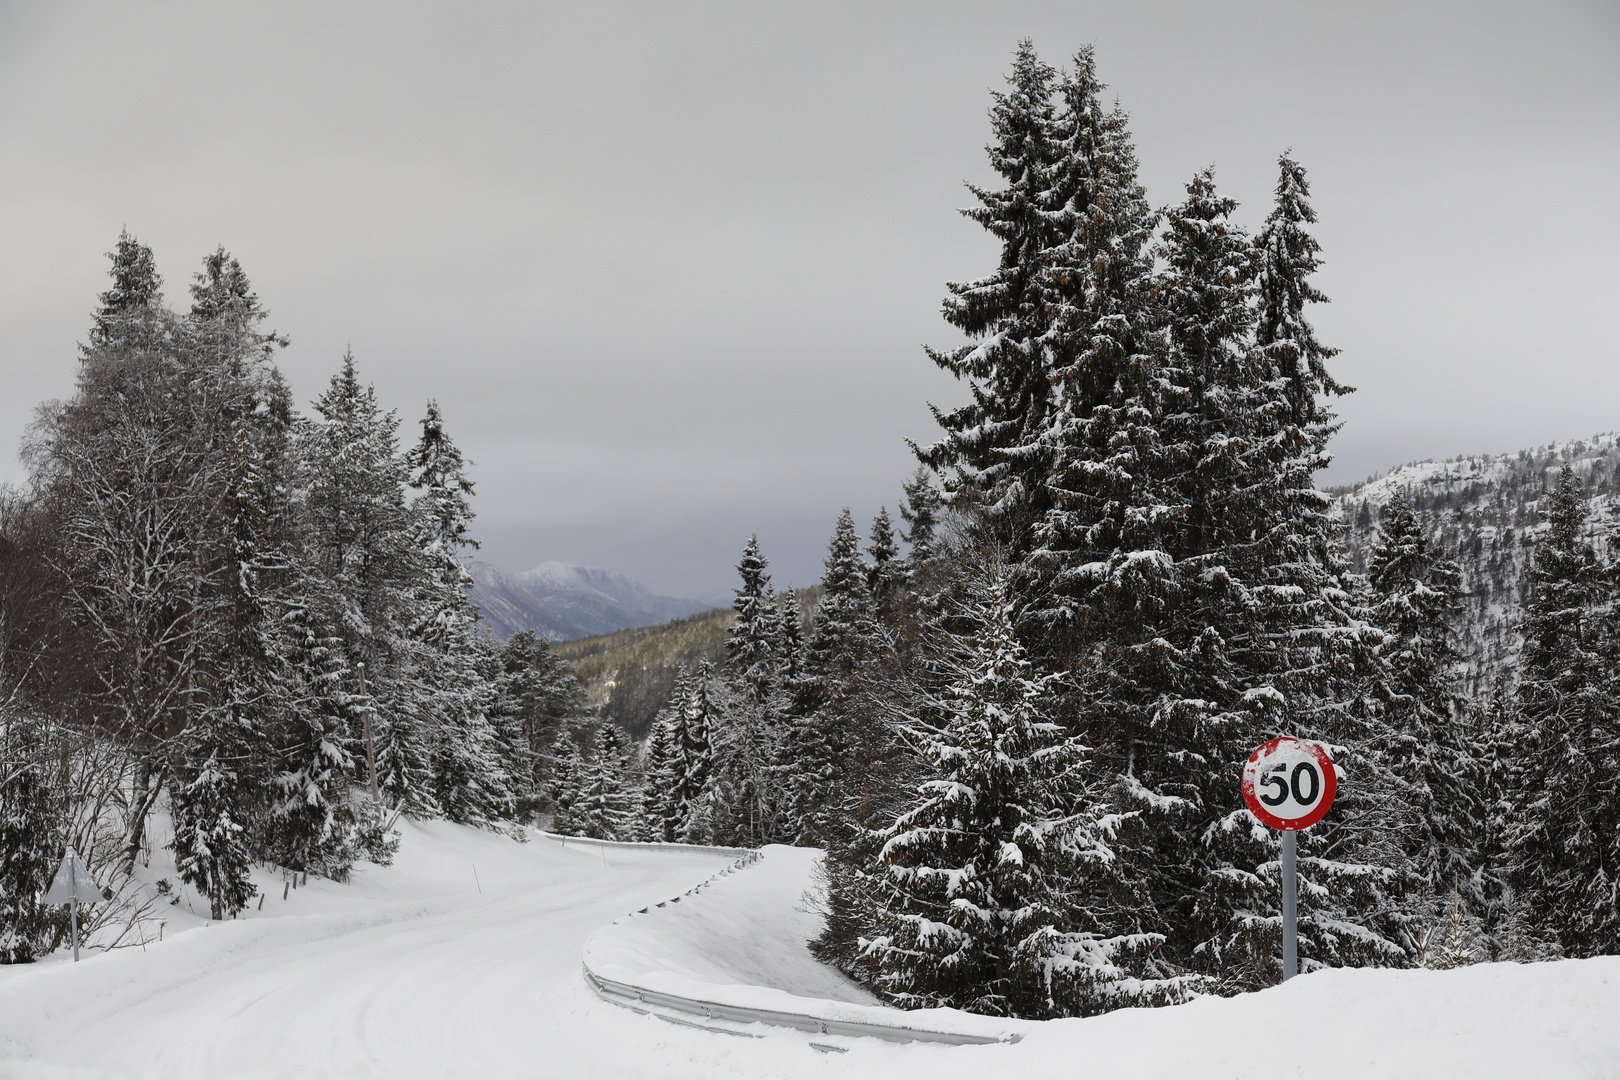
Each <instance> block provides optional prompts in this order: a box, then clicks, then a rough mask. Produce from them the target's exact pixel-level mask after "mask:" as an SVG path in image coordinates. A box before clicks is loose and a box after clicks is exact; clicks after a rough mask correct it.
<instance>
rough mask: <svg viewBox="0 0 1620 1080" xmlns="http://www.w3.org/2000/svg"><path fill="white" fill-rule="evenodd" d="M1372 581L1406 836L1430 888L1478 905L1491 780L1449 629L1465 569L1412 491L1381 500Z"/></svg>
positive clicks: (1393, 759)
mask: <svg viewBox="0 0 1620 1080" xmlns="http://www.w3.org/2000/svg"><path fill="white" fill-rule="evenodd" d="M1367 583H1368V585H1369V586H1370V587H1371V589H1372V596H1373V603H1372V617H1373V621H1374V622H1375V623H1376V624H1377V625H1378V626H1379V627H1380V628H1382V629H1383V630H1384V632H1385V635H1386V636H1385V638H1384V644H1383V649H1382V653H1383V656H1384V658H1385V660H1386V661H1387V662H1388V664H1389V669H1390V687H1391V689H1392V690H1393V691H1394V694H1393V696H1392V698H1391V700H1390V702H1389V705H1388V708H1389V712H1390V716H1389V729H1390V732H1391V734H1392V736H1393V740H1394V741H1393V743H1392V744H1391V745H1390V746H1389V747H1388V748H1387V749H1386V751H1385V754H1386V756H1387V757H1388V758H1389V760H1390V763H1391V766H1392V767H1393V769H1394V770H1395V774H1396V776H1397V777H1398V778H1399V779H1400V781H1401V782H1402V784H1403V785H1404V787H1405V789H1406V793H1405V797H1406V799H1407V801H1408V802H1409V803H1410V804H1411V806H1412V808H1413V809H1414V810H1415V811H1416V814H1415V817H1416V820H1417V824H1418V826H1419V828H1418V830H1417V831H1416V833H1415V835H1411V836H1408V837H1406V838H1405V843H1406V844H1407V845H1408V846H1409V849H1410V850H1411V851H1412V854H1413V858H1414V859H1415V861H1416V863H1417V868H1418V871H1419V873H1421V874H1422V875H1423V877H1424V881H1425V883H1426V885H1427V891H1428V895H1430V896H1434V897H1438V896H1441V895H1443V894H1444V893H1445V892H1446V886H1447V885H1448V884H1450V885H1451V886H1452V890H1451V891H1452V892H1453V893H1454V894H1455V896H1454V899H1455V900H1456V902H1457V903H1458V904H1461V905H1463V906H1464V907H1465V908H1466V909H1468V910H1471V911H1478V910H1479V907H1480V905H1481V903H1482V902H1483V901H1484V900H1485V893H1484V880H1483V867H1482V865H1481V863H1480V858H1479V855H1480V852H1479V835H1480V830H1481V829H1482V828H1483V826H1484V821H1483V815H1484V812H1485V803H1484V799H1483V797H1482V794H1481V793H1482V792H1483V791H1484V790H1485V789H1486V787H1487V783H1486V776H1485V773H1484V769H1485V763H1484V761H1482V760H1481V757H1480V752H1481V748H1480V747H1478V746H1477V745H1476V743H1477V740H1476V738H1475V737H1474V735H1473V733H1472V732H1471V730H1470V728H1469V724H1468V711H1467V702H1466V701H1465V699H1464V698H1463V696H1462V694H1461V693H1460V685H1459V684H1460V676H1461V667H1460V665H1461V661H1462V656H1461V654H1460V653H1459V652H1458V650H1457V647H1456V645H1455V644H1454V641H1455V631H1454V630H1453V629H1452V620H1453V619H1455V618H1456V617H1457V604H1458V598H1459V596H1460V595H1461V592H1462V571H1461V569H1460V568H1459V567H1458V566H1457V563H1456V560H1455V559H1453V558H1451V557H1450V556H1449V555H1448V554H1447V553H1446V552H1444V551H1437V550H1435V549H1434V547H1433V546H1431V544H1430V542H1429V537H1428V532H1427V530H1426V529H1425V528H1424V526H1423V523H1422V521H1421V520H1419V518H1418V514H1417V510H1416V508H1415V507H1414V506H1413V503H1412V498H1411V494H1410V493H1409V492H1398V493H1397V494H1396V495H1395V497H1394V498H1392V499H1391V500H1390V502H1389V504H1388V506H1387V507H1385V511H1384V519H1383V523H1382V525H1381V526H1380V528H1379V533H1378V539H1377V540H1376V541H1375V542H1374V544H1373V549H1372V556H1371V559H1370V560H1369V562H1368V565H1367ZM1457 918H1461V915H1458V916H1457Z"/></svg>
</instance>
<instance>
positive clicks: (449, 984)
mask: <svg viewBox="0 0 1620 1080" xmlns="http://www.w3.org/2000/svg"><path fill="white" fill-rule="evenodd" d="M402 830H403V832H404V838H403V843H402V845H401V849H400V855H399V859H398V860H397V862H396V863H395V865H394V866H392V867H388V868H380V867H369V866H368V867H364V868H362V871H361V872H360V873H358V874H357V875H356V879H355V881H354V882H353V883H352V884H349V885H334V884H331V883H329V882H317V881H315V880H314V879H311V881H310V883H309V885H308V887H306V888H302V889H298V890H296V891H294V892H292V893H291V896H290V898H289V899H288V900H286V901H283V900H282V892H281V883H280V881H279V879H275V880H273V881H271V880H267V881H266V882H265V884H267V885H273V888H274V891H273V893H271V894H270V895H269V896H268V897H267V899H266V902H265V906H264V910H263V911H262V912H261V911H258V910H257V908H255V909H254V910H253V911H252V912H250V913H247V914H246V915H245V916H244V918H242V919H239V920H237V921H236V922H234V923H228V924H223V925H221V924H215V925H212V926H203V925H202V919H201V917H200V916H196V917H195V921H194V922H190V923H188V922H187V921H186V920H187V919H188V918H192V916H190V915H188V914H187V909H188V906H189V902H188V901H187V900H186V899H182V901H181V903H180V904H179V905H178V906H175V907H168V908H167V912H168V915H167V917H168V918H169V919H170V920H171V921H170V922H169V926H168V932H167V934H166V937H165V940H164V941H163V942H162V943H161V944H152V945H150V946H149V948H148V949H147V950H146V951H144V952H143V951H142V950H141V948H140V947H139V946H137V947H135V948H133V949H122V950H119V951H118V952H116V953H113V954H104V953H99V952H94V953H91V954H89V955H88V956H87V958H86V960H85V962H83V963H80V964H77V965H74V964H72V963H70V962H68V961H67V960H66V959H65V958H64V957H63V956H61V955H58V956H53V957H51V958H49V959H48V960H47V961H46V962H44V963H40V964H34V965H25V966H19V967H16V968H10V969H7V968H0V1078H6V1080H91V1078H95V1080H106V1078H119V1080H219V1078H220V1077H232V1078H233V1080H234V1078H236V1077H253V1078H265V1080H270V1078H275V1080H281V1078H288V1080H292V1078H297V1080H326V1078H335V1077H357V1078H358V1077H367V1078H374V1077H388V1078H389V1080H418V1078H420V1080H430V1078H431V1080H446V1078H459V1077H468V1078H471V1077H477V1078H478V1080H490V1078H507V1077H512V1078H523V1080H527V1078H540V1077H547V1078H549V1077H565V1078H568V1080H576V1078H577V1080H597V1078H600V1080H625V1078H627V1080H639V1078H642V1077H647V1078H657V1080H688V1078H690V1080H732V1078H737V1080H742V1078H747V1080H758V1078H762V1077H782V1078H787V1080H825V1078H826V1077H827V1076H828V1075H829V1074H833V1075H837V1076H840V1077H873V1078H881V1080H983V1078H984V1077H986V1076H1002V1075H1011V1076H1028V1077H1044V1076H1077V1077H1082V1078H1091V1077H1095V1078H1099V1080H1114V1078H1127V1077H1128V1078H1131V1080H1136V1078H1165V1080H1169V1078H1174V1080H1187V1078H1189V1077H1195V1078H1200V1080H1202V1078H1212V1080H1222V1078H1226V1077H1233V1078H1236V1077H1250V1076H1256V1075H1260V1076H1264V1077H1266V1080H1289V1078H1293V1077H1301V1078H1305V1077H1308V1078H1310V1080H1340V1078H1345V1080H1348V1078H1352V1077H1353V1078H1356V1080H1367V1078H1380V1077H1390V1078H1402V1080H1406V1078H1410V1077H1417V1076H1425V1077H1442V1078H1445V1077H1467V1078H1469V1080H1507V1078H1510V1077H1511V1078H1512V1080H1534V1078H1538V1077H1558V1078H1560V1080H1567V1078H1578V1080H1597V1078H1611V1080H1612V1078H1614V1077H1620V1025H1617V1024H1615V1023H1614V1019H1613V1018H1614V1017H1615V1015H1616V1014H1617V1013H1620V958H1602V959H1598V960H1584V961H1565V962H1562V963H1555V964H1536V965H1526V966H1518V965H1512V964H1495V965H1480V966H1477V967H1472V968H1464V969H1461V970H1457V971H1449V972H1430V971H1325V972H1319V973H1316V974H1312V975H1308V976H1305V977H1303V978H1299V979H1295V980H1293V981H1291V982H1290V983H1289V984H1288V985H1287V986H1286V987H1278V988H1275V989H1272V990H1266V991H1262V992H1260V993H1256V994H1248V995H1245V996H1243V997H1238V998H1226V999H1217V998H1209V999H1204V1000H1201V1001H1196V1002H1193V1003H1191V1004H1188V1005H1183V1006H1178V1007H1176V1008H1171V1009H1159V1010H1128V1011H1122V1012H1116V1013H1112V1014H1110V1015H1108V1016H1102V1017H1095V1018H1092V1019H1085V1020H1060V1021H1052V1022H1050V1023H1044V1024H1035V1023H1027V1024H1019V1025H1017V1028H1018V1030H1019V1031H1022V1032H1023V1033H1024V1038H1023V1040H1022V1041H1020V1042H1018V1043H1017V1044H1007V1043H998V1044H993V1045H981V1046H942V1045H934V1044H928V1043H915V1042H912V1043H897V1042H886V1041H882V1040H879V1039H869V1038H862V1039H855V1038H846V1037H842V1036H826V1035H819V1034H809V1033H806V1032H803V1031H794V1030H791V1029H787V1028H777V1027H767V1026H764V1025H751V1026H749V1027H748V1028H747V1030H748V1031H749V1032H751V1033H755V1034H757V1035H758V1037H757V1038H734V1037H725V1036H720V1035H715V1034H712V1033H711V1032H709V1031H701V1030H693V1029H692V1028H691V1027H688V1026H684V1025H679V1024H671V1023H666V1022H664V1021H663V1020H661V1019H659V1017H657V1016H654V1015H637V1014H635V1013H632V1012H629V1011H627V1010H626V1009H623V1008H620V1007H618V1006H616V1005H614V1004H610V1003H608V1002H606V1001H603V1000H601V999H600V998H598V997H597V995H596V994H594V993H593V992H592V991H591V990H590V988H589V987H588V986H587V984H586V981H585V980H584V979H583V978H582V977H581V971H580V961H581V956H582V952H584V951H586V950H587V949H589V950H590V951H591V952H592V953H593V955H594V956H596V958H597V960H598V961H599V962H601V963H603V964H605V965H611V964H614V963H617V964H619V965H620V967H619V969H618V971H619V973H620V974H629V975H634V976H635V977H637V978H642V977H648V976H652V975H653V973H654V972H655V971H658V972H663V973H664V977H667V978H670V979H684V980H687V982H686V983H685V984H684V985H685V986H686V987H687V988H688V989H696V988H697V987H703V988H704V992H708V993H719V992H727V993H733V992H734V993H738V994H743V995H745V996H750V999H754V998H752V997H751V996H752V995H756V994H760V993H762V992H764V991H767V990H768V991H772V992H774V993H777V994H782V995H785V996H787V997H790V998H792V999H794V1002H795V1004H798V1003H801V1002H802V1001H804V1000H807V999H813V1000H816V1001H821V1002H826V1003H829V1006H832V1007H838V1008H850V1009H859V1008H876V1006H872V1005H871V1004H870V1002H869V1001H867V1000H865V999H864V995H863V994H862V993H861V992H860V991H859V988H855V987H850V986H848V984H846V983H843V982H842V980H841V979H840V978H839V977H837V976H836V975H835V974H834V973H831V972H829V971H827V969H825V968H822V967H821V966H820V965H817V964H815V962H814V961H813V959H811V958H810V957H809V955H808V953H807V952H806V951H805V950H804V945H803V943H804V940H805V938H807V937H808V936H809V934H810V933H811V932H813V929H814V923H815V920H814V916H812V915H810V914H809V913H807V912H805V911H802V910H799V909H800V908H801V907H803V906H804V905H802V904H801V902H800V899H799V898H800V894H801V893H802V891H803V890H804V889H806V888H807V887H808V885H809V877H808V875H809V871H810V867H811V860H813V858H814V855H813V854H812V853H805V852H795V851H793V850H792V849H780V850H772V851H767V852H766V855H765V859H764V861H762V862H761V863H759V864H758V865H756V866H753V867H749V868H747V869H745V870H741V871H738V872H735V873H731V874H724V875H721V876H720V877H718V878H714V879H713V881H712V883H711V884H709V885H706V886H704V887H703V888H701V889H697V890H696V891H694V892H692V893H690V895H682V896H681V899H680V901H679V902H678V903H673V904H671V903H669V902H668V901H669V900H670V899H671V898H672V897H674V896H675V895H678V894H681V893H683V891H685V890H690V889H692V887H693V886H694V885H695V884H696V883H698V882H702V881H704V880H705V879H709V878H711V876H712V875H715V874H716V872H717V871H720V870H722V869H724V868H725V867H727V866H729V865H731V864H733V863H734V862H735V861H736V859H735V858H734V857H731V856H728V855H725V854H720V853H716V852H704V851H701V850H691V849H687V850H650V849H644V848H641V847H639V846H638V845H624V846H620V845H595V846H590V845H580V844H576V842H575V841H573V840H569V841H568V842H567V844H566V846H564V845H562V844H560V843H556V842H553V841H551V840H549V839H546V838H542V837H535V838H534V839H533V840H532V842H530V843H527V844H519V843H515V842H513V841H512V840H511V839H510V838H508V837H505V836H501V835H499V834H494V833H489V832H480V831H478V830H475V829H469V828H465V827H461V826H454V825H449V824H446V823H443V822H432V823H425V824H408V823H407V824H404V825H402ZM153 864H154V865H153V868H154V870H156V869H157V866H158V858H157V855H156V853H154V860H153ZM659 901H665V906H664V907H663V908H658V907H656V905H657V903H658V902H659ZM642 907H646V908H648V913H647V914H646V915H641V914H637V915H635V916H634V917H631V918H629V919H624V918H622V914H623V913H624V912H627V911H638V912H639V909H641V908H642ZM654 912H657V915H658V917H657V918H656V919H655V918H654V917H653V913H654ZM615 916H621V918H620V921H619V925H618V926H617V927H614V928H613V930H614V932H615V933H616V934H617V935H618V936H617V938H615V936H614V934H609V933H607V932H606V931H605V930H604V927H606V926H607V925H608V924H609V923H610V922H611V921H612V920H613V919H614V918H615ZM187 926H195V927H196V928H195V929H186V928H185V927H187ZM659 927H663V928H665V929H667V930H669V931H671V932H670V933H659V932H656V931H657V930H658V928H659ZM177 931H179V932H177ZM638 968H639V971H638ZM664 985H674V983H665V984H664ZM717 988H718V989H717ZM728 988H729V989H728ZM760 1000H763V999H760ZM778 1000H780V999H778ZM907 1015H908V1016H914V1015H915V1014H907ZM978 1019H980V1020H983V1019H984V1018H978ZM991 1022H993V1021H991ZM818 1047H819V1049H818ZM820 1049H828V1050H832V1051H834V1052H833V1053H830V1054H826V1053H822V1052H820ZM839 1050H841V1051H843V1052H842V1053H838V1052H836V1051H839Z"/></svg>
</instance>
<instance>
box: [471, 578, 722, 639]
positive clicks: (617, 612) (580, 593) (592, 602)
mask: <svg viewBox="0 0 1620 1080" xmlns="http://www.w3.org/2000/svg"><path fill="white" fill-rule="evenodd" d="M469 569H470V570H471V571H472V576H473V588H472V601H473V603H474V604H475V605H477V607H478V609H479V611H480V613H481V614H482V615H483V617H484V621H485V622H486V623H487V624H488V625H489V628H490V630H491V631H492V632H493V633H494V634H495V636H496V637H497V638H500V639H502V640H505V639H506V638H508V637H511V636H512V635H513V634H515V633H517V632H518V631H519V630H533V631H534V632H535V633H536V634H539V635H541V636H543V637H546V638H549V639H550V640H552V641H572V640H573V639H575V638H582V637H589V636H591V635H593V634H609V633H612V632H613V631H615V630H628V629H631V628H634V627H638V626H652V625H654V624H656V623H664V622H669V621H670V620H671V619H679V618H682V617H683V616H686V615H691V614H692V613H694V612H697V611H702V610H704V609H705V608H707V607H708V606H709V605H708V604H705V603H702V602H701V601H698V600H685V599H680V598H678V597H672V596H658V595H656V594H654V593H652V592H651V591H649V590H648V589H647V587H646V586H644V585H642V584H640V583H639V582H635V581H631V580H630V579H629V578H627V577H625V576H624V575H623V574H615V573H612V572H611V571H608V570H598V569H596V568H595V567H589V566H568V565H566V564H564V563H558V562H548V563H542V564H540V565H539V566H537V567H535V568H534V569H532V570H526V571H524V572H523V573H521V574H516V575H513V574H507V573H505V572H503V571H501V570H499V569H497V568H496V567H493V566H491V565H489V564H488V563H485V562H476V561H475V562H473V563H472V564H471V566H470V567H469Z"/></svg>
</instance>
